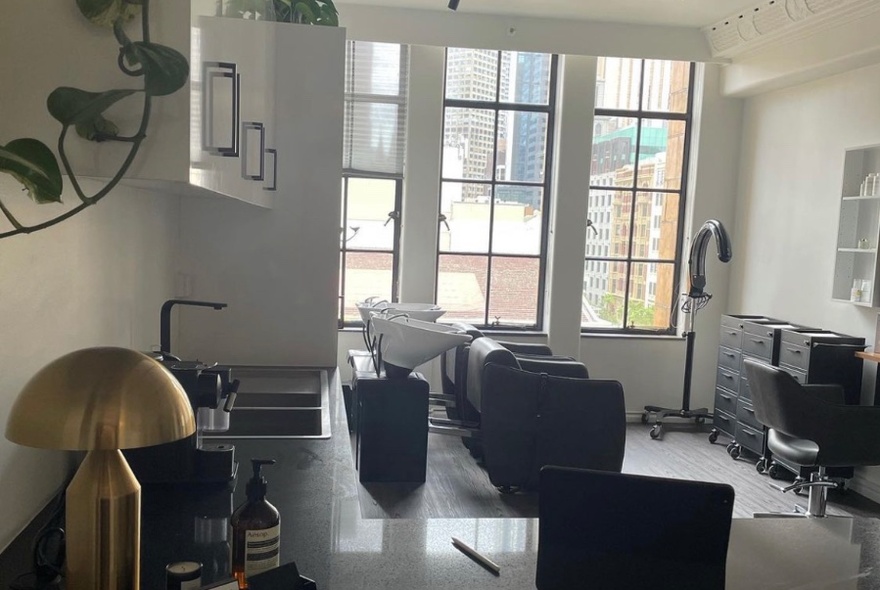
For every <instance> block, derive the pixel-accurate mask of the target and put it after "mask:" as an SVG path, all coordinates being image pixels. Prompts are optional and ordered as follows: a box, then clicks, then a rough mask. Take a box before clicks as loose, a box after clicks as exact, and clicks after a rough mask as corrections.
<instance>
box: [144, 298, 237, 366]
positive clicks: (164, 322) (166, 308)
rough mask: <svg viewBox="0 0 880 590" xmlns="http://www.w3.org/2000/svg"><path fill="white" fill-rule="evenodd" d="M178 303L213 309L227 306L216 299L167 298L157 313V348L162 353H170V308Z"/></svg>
mask: <svg viewBox="0 0 880 590" xmlns="http://www.w3.org/2000/svg"><path fill="white" fill-rule="evenodd" d="M178 304H179V305H197V306H199V307H213V308H214V309H223V308H224V307H226V306H227V304H226V303H219V302H217V301H192V300H190V299H169V300H168V301H166V302H165V303H163V304H162V311H161V313H160V315H159V348H160V349H161V350H160V352H162V353H163V354H168V355H170V354H171V308H172V307H174V306H175V305H178Z"/></svg>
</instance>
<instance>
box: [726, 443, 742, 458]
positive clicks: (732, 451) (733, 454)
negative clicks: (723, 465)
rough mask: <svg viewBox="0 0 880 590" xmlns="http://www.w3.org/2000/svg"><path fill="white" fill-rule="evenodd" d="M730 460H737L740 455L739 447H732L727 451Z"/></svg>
mask: <svg viewBox="0 0 880 590" xmlns="http://www.w3.org/2000/svg"><path fill="white" fill-rule="evenodd" d="M727 452H728V454H729V455H730V458H731V459H739V455H740V453H741V451H740V448H739V445H733V448H732V449H730V450H729V451H727Z"/></svg>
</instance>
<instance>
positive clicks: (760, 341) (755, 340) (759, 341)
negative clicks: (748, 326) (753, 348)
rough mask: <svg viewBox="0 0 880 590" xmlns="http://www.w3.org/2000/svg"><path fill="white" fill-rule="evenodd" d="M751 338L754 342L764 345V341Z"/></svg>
mask: <svg viewBox="0 0 880 590" xmlns="http://www.w3.org/2000/svg"><path fill="white" fill-rule="evenodd" d="M751 340H752V342H754V343H755V344H760V345H761V346H764V341H763V340H758V339H757V338H752V339H751Z"/></svg>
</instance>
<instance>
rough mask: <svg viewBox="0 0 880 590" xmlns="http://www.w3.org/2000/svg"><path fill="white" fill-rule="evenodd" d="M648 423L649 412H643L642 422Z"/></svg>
mask: <svg viewBox="0 0 880 590" xmlns="http://www.w3.org/2000/svg"><path fill="white" fill-rule="evenodd" d="M647 423H648V412H642V424H647Z"/></svg>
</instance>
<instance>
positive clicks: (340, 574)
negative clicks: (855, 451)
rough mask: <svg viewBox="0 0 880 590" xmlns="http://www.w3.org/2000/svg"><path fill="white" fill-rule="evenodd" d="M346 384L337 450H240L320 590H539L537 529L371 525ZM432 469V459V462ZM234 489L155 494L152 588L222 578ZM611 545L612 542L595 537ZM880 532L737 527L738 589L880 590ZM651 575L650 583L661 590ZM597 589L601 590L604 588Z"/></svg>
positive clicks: (840, 523) (730, 573) (148, 523)
mask: <svg viewBox="0 0 880 590" xmlns="http://www.w3.org/2000/svg"><path fill="white" fill-rule="evenodd" d="M337 387H338V383H336V381H335V376H334V384H331V396H330V397H331V399H330V402H331V419H332V420H333V424H332V432H333V436H332V437H331V439H329V440H266V441H250V440H248V441H242V440H238V441H234V443H235V445H236V458H237V460H238V461H239V463H242V464H247V462H248V461H249V460H250V459H251V458H270V459H276V460H277V461H278V463H277V464H276V465H275V466H273V467H272V468H271V469H267V470H266V473H265V476H266V478H267V479H268V481H269V492H268V495H267V498H268V499H269V501H270V502H272V503H273V504H274V505H275V506H276V507H277V508H278V509H279V510H280V512H281V560H282V562H283V563H286V562H288V561H296V563H297V566H298V567H299V570H300V572H301V573H302V574H303V575H304V576H307V577H309V578H312V579H314V580H315V581H316V583H317V584H318V588H319V589H320V590H359V589H364V590H367V589H369V590H377V589H381V590H395V589H400V590H417V589H420V588H425V589H427V588H452V587H455V588H487V589H492V588H499V589H511V590H520V589H522V590H526V589H533V588H534V587H535V581H534V580H535V569H536V562H537V543H538V523H537V520H536V519H491V518H489V519H467V518H462V519H429V520H403V519H401V520H373V519H364V518H362V517H361V515H360V507H359V504H358V497H357V494H358V484H357V473H356V472H355V470H354V461H353V458H352V451H351V446H350V441H349V440H348V437H347V436H345V435H344V434H342V433H346V432H347V426H346V423H345V415H344V411H343V410H342V401H341V394H340V392H339V389H337ZM429 463H430V458H429ZM246 479H247V478H246V477H245V478H244V479H239V481H238V482H237V485H236V486H235V489H234V490H225V491H224V490H213V491H212V490H191V491H188V492H182V491H169V490H159V489H149V488H145V489H144V515H143V520H142V522H143V525H142V526H143V530H144V535H143V541H142V547H143V551H144V560H143V562H142V570H143V571H142V580H143V584H142V587H143V588H144V589H145V590H150V589H153V588H163V587H164V571H165V565H166V564H167V563H169V562H171V561H183V560H192V559H197V560H199V561H203V563H206V565H207V566H208V567H206V568H205V571H206V573H207V574H209V575H208V576H206V577H205V578H204V581H206V582H207V581H209V578H210V575H216V576H218V577H219V576H221V574H222V573H223V570H224V568H225V567H228V562H226V561H225V559H226V558H225V557H224V556H223V555H224V551H225V548H226V547H228V544H227V541H226V540H225V538H224V535H223V533H222V528H223V527H224V523H225V522H226V521H227V515H228V514H229V513H231V511H232V508H233V507H234V506H238V505H239V504H240V503H241V502H243V501H244V494H245V491H244V488H245V485H244V484H245V480H246ZM584 534H599V535H601V534H602V531H584ZM452 537H457V538H459V539H461V540H462V541H463V542H464V543H466V544H468V545H470V546H471V547H473V548H475V549H476V550H477V551H479V552H480V553H483V554H484V555H486V556H487V557H489V558H490V559H492V560H493V561H495V562H496V563H498V564H499V565H500V566H501V575H500V576H499V577H495V576H493V575H492V574H491V573H489V572H488V571H486V570H485V569H483V568H482V567H480V566H479V565H478V564H476V563H475V562H473V561H472V560H471V559H469V558H468V557H467V556H465V555H464V554H462V553H461V552H459V551H458V550H457V549H455V548H454V547H453V546H452V542H451V541H452ZM878 566H880V522H878V521H877V520H874V519H855V520H852V519H842V518H828V519H825V520H821V521H816V520H806V519H783V518H773V519H734V522H733V527H732V532H731V545H730V552H729V556H728V567H727V581H728V583H727V588H728V589H729V590H738V589H749V590H752V589H758V590H762V589H770V588H802V589H814V588H834V589H837V588H858V589H873V588H877V589H878V590H880V582H878V575H877V574H876V573H874V570H875V569H877V567H878ZM650 580H651V572H646V573H645V581H646V587H650ZM596 587H599V588H601V584H600V585H597V586H596Z"/></svg>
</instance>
